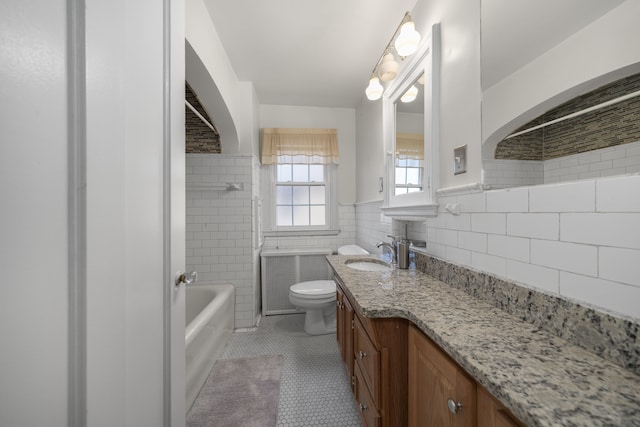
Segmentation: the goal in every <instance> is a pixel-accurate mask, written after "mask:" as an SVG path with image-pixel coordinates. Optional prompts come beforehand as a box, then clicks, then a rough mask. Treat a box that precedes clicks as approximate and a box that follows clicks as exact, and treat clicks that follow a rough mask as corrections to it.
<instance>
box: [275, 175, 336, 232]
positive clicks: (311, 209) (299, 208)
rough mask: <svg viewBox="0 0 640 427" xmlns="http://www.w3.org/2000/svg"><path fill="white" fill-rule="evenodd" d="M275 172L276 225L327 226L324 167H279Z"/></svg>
mask: <svg viewBox="0 0 640 427" xmlns="http://www.w3.org/2000/svg"><path fill="white" fill-rule="evenodd" d="M276 168H277V169H276V170H277V172H276V225H277V226H278V227H282V226H285V227H286V226H325V225H327V221H326V220H327V200H326V195H327V185H326V181H325V175H326V174H325V167H324V165H310V164H298V163H278V165H277V166H276Z"/></svg>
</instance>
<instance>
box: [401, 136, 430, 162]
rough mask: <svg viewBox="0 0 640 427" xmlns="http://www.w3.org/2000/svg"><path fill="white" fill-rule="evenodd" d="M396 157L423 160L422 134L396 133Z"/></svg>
mask: <svg viewBox="0 0 640 427" xmlns="http://www.w3.org/2000/svg"><path fill="white" fill-rule="evenodd" d="M396 157H397V158H398V159H415V160H424V135H422V134H416V133H397V134H396Z"/></svg>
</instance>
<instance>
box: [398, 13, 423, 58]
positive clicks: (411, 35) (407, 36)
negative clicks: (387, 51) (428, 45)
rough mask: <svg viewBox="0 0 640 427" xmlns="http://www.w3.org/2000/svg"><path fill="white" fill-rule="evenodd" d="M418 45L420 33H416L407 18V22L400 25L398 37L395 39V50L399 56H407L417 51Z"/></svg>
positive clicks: (413, 25)
mask: <svg viewBox="0 0 640 427" xmlns="http://www.w3.org/2000/svg"><path fill="white" fill-rule="evenodd" d="M419 43H420V33H419V32H417V31H416V26H415V24H414V23H413V20H412V19H411V16H409V20H408V21H406V22H405V23H404V24H402V27H401V28H400V35H398V37H396V43H395V45H394V46H395V48H396V52H398V55H400V56H409V55H411V54H413V53H415V51H416V50H418V44H419Z"/></svg>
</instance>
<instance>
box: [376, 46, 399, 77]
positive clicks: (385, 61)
mask: <svg viewBox="0 0 640 427" xmlns="http://www.w3.org/2000/svg"><path fill="white" fill-rule="evenodd" d="M398 67H399V65H398V63H397V62H396V59H395V58H394V57H393V53H387V54H386V55H385V56H384V57H383V58H382V63H381V64H380V67H379V68H378V75H379V76H380V80H382V81H383V82H388V81H390V80H393V79H395V78H396V75H397V74H398Z"/></svg>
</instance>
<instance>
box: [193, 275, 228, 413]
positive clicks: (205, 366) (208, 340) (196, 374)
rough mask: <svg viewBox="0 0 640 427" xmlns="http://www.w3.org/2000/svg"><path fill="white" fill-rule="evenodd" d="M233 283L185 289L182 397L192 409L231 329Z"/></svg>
mask: <svg viewBox="0 0 640 427" xmlns="http://www.w3.org/2000/svg"><path fill="white" fill-rule="evenodd" d="M234 308H235V288H234V286H233V285H190V286H187V288H186V303H185V313H186V319H185V320H186V322H185V324H186V328H185V353H186V355H185V365H186V366H185V399H186V409H187V412H188V411H189V410H190V409H191V406H192V405H193V402H194V401H195V399H196V397H197V396H198V393H199V392H200V389H201V388H202V385H203V384H204V382H205V380H206V379H207V376H208V375H209V372H210V371H211V368H212V367H213V364H214V363H215V362H216V360H217V359H218V357H220V355H221V354H222V351H223V350H224V348H225V347H226V345H227V343H228V342H229V338H230V337H231V333H232V332H233V329H234Z"/></svg>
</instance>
